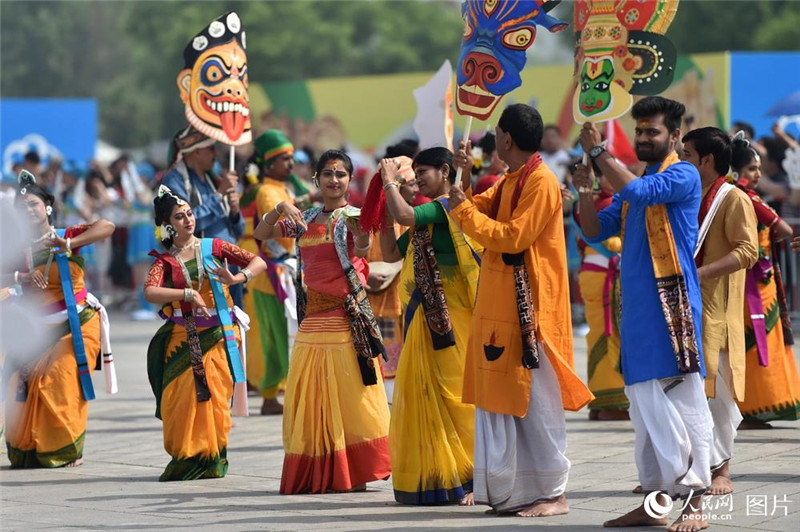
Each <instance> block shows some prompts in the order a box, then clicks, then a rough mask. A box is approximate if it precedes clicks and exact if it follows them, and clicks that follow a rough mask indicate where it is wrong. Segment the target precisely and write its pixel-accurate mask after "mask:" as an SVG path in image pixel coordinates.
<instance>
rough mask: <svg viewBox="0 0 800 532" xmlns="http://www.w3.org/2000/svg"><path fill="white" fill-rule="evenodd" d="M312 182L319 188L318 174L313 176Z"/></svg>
mask: <svg viewBox="0 0 800 532" xmlns="http://www.w3.org/2000/svg"><path fill="white" fill-rule="evenodd" d="M311 184H312V185H314V186H315V187H317V188H319V179H318V178H317V174H314V175H312V176H311Z"/></svg>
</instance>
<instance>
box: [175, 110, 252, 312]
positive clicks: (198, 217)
mask: <svg viewBox="0 0 800 532" xmlns="http://www.w3.org/2000/svg"><path fill="white" fill-rule="evenodd" d="M174 143H175V146H174V148H175V161H174V164H173V165H172V168H171V169H170V171H169V172H168V173H167V174H166V175H165V176H164V177H163V179H162V180H161V182H162V183H163V184H164V185H166V186H167V187H169V189H170V190H172V191H173V192H174V193H175V194H177V195H178V196H180V197H182V198H185V199H186V200H188V201H189V204H190V205H191V206H192V211H193V212H194V217H195V223H196V228H195V234H196V236H198V237H201V238H203V237H206V238H219V239H221V240H225V241H226V242H230V243H231V244H236V242H237V241H238V240H239V238H241V236H242V234H243V233H244V218H242V216H241V215H240V214H239V193H238V192H237V191H236V186H237V184H238V182H239V178H238V176H237V175H236V174H235V173H234V172H227V173H225V175H224V176H223V177H222V178H221V179H217V178H215V177H214V176H213V175H212V173H211V169H212V168H213V167H214V161H215V159H216V151H215V149H214V146H215V145H216V141H215V140H214V139H211V138H208V137H207V136H205V135H203V134H202V133H200V132H199V131H197V130H196V129H195V128H194V127H192V126H189V127H187V128H186V129H184V130H183V131H181V132H179V133H178V134H177V135H176V137H175V139H174ZM229 269H230V270H231V272H232V273H233V274H234V275H235V274H236V272H237V268H236V267H235V266H230V267H229ZM229 288H230V293H231V297H232V298H233V302H234V304H236V305H237V306H238V307H240V308H241V307H242V285H241V284H238V285H231V286H230V287H229Z"/></svg>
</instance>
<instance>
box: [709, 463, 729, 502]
mask: <svg viewBox="0 0 800 532" xmlns="http://www.w3.org/2000/svg"><path fill="white" fill-rule="evenodd" d="M729 463H730V462H725V464H724V465H723V466H722V467H720V468H719V469H717V470H716V471H712V472H711V487H710V488H709V489H708V492H707V493H708V494H709V495H727V494H728V493H733V481H732V480H731V472H730V469H728V464H729Z"/></svg>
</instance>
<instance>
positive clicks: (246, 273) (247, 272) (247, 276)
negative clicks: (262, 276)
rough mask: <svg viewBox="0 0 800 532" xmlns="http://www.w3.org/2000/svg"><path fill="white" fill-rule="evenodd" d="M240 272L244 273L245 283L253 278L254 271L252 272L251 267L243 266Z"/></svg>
mask: <svg viewBox="0 0 800 532" xmlns="http://www.w3.org/2000/svg"><path fill="white" fill-rule="evenodd" d="M239 272H241V274H242V275H244V284H247V283H249V282H250V281H252V280H253V272H251V271H250V269H249V268H242V269H241V270H239Z"/></svg>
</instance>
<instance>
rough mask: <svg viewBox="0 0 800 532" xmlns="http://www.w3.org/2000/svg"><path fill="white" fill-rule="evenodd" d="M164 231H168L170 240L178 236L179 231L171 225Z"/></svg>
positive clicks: (166, 226) (165, 227)
mask: <svg viewBox="0 0 800 532" xmlns="http://www.w3.org/2000/svg"><path fill="white" fill-rule="evenodd" d="M164 229H166V231H167V234H168V235H169V236H170V238H175V237H176V236H178V231H177V230H176V229H175V228H174V227H173V226H172V225H171V224H169V225H165V226H164Z"/></svg>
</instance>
